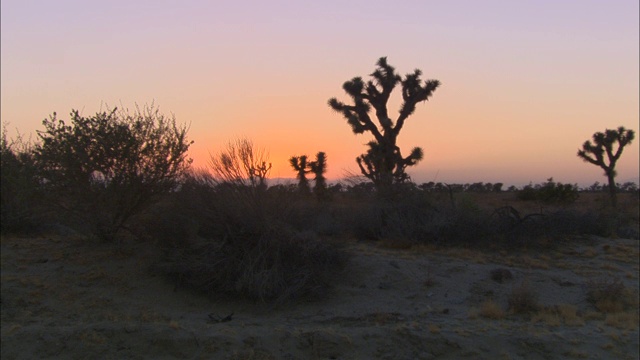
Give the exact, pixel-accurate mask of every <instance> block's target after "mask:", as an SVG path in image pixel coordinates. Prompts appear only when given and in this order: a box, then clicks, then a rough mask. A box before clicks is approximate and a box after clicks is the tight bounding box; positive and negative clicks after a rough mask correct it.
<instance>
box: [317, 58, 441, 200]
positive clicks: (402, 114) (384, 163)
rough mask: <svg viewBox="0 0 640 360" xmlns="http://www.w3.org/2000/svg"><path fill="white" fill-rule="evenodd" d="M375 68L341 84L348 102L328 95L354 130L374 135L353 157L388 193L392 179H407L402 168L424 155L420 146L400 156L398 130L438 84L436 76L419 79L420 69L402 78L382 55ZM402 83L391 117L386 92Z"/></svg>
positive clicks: (377, 186) (374, 181)
mask: <svg viewBox="0 0 640 360" xmlns="http://www.w3.org/2000/svg"><path fill="white" fill-rule="evenodd" d="M376 66H377V68H376V70H375V71H374V72H373V73H372V74H371V77H372V78H373V80H370V81H367V82H366V83H365V82H364V81H363V80H362V78H361V77H355V78H353V79H351V80H349V81H347V82H345V83H344V84H343V85H342V88H343V89H344V91H345V92H346V93H347V95H349V96H350V97H351V99H352V101H353V105H347V104H345V103H343V102H341V101H338V100H337V99H336V98H331V99H329V106H330V107H331V108H332V109H333V110H335V111H337V112H339V113H341V114H342V116H344V118H345V119H346V120H347V123H348V124H349V125H350V126H351V129H352V131H353V132H354V133H355V134H362V133H364V132H366V131H368V132H370V133H371V134H372V135H373V136H374V140H372V141H370V142H369V143H368V147H369V149H368V150H367V152H366V153H365V154H362V155H360V156H359V157H358V158H357V159H356V161H357V162H358V166H359V167H360V171H361V172H362V174H363V175H364V176H365V177H367V178H369V179H370V180H371V181H373V183H374V184H375V186H376V188H377V189H378V191H379V192H380V193H387V192H388V190H390V188H391V186H392V185H393V184H394V183H401V182H404V181H406V180H407V179H408V178H409V177H408V175H407V174H406V172H405V169H406V168H407V166H413V165H415V164H417V163H418V162H419V161H420V160H421V159H422V156H423V152H422V149H421V148H419V147H416V148H414V149H413V150H412V151H411V153H410V154H409V155H408V156H407V157H402V154H401V152H400V148H399V147H398V146H397V145H396V142H397V138H398V134H399V133H400V130H402V127H403V126H404V123H405V121H406V119H407V118H408V117H409V116H410V115H411V114H413V112H414V111H415V109H416V105H417V104H418V103H420V102H422V101H426V100H427V99H428V98H429V97H430V96H431V95H432V93H433V92H434V91H435V90H436V88H438V86H440V82H439V81H438V80H426V81H424V82H423V81H422V79H420V76H421V75H422V71H420V70H419V69H416V70H414V72H413V73H411V74H407V75H405V77H404V78H402V77H401V76H400V75H398V74H397V73H396V71H395V68H393V67H392V66H390V65H389V64H388V63H387V58H386V57H382V58H380V59H379V60H378V62H377V63H376ZM398 84H401V86H402V100H403V101H402V104H401V105H400V110H399V114H398V117H397V118H396V119H395V121H394V120H392V119H391V118H390V117H389V112H388V110H387V102H388V101H389V96H390V95H391V92H392V91H393V89H395V87H396V86H397V85H398ZM372 108H373V109H374V110H375V116H376V118H377V119H378V123H379V124H380V125H379V126H378V125H377V124H375V123H374V122H373V120H372V119H371V116H370V112H371V109H372Z"/></svg>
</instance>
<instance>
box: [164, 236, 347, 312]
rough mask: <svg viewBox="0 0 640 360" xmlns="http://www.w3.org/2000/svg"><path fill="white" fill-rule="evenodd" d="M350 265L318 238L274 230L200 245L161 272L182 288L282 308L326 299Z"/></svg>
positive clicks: (170, 260)
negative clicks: (296, 301) (310, 299)
mask: <svg viewBox="0 0 640 360" xmlns="http://www.w3.org/2000/svg"><path fill="white" fill-rule="evenodd" d="M345 262H346V256H345V254H344V253H343V252H341V251H340V250H339V249H338V248H337V247H335V246H333V245H332V244H330V243H327V242H325V241H322V240H321V239H319V238H318V237H317V236H316V235H315V234H313V233H309V232H306V233H302V232H296V231H293V230H291V229H289V228H287V227H284V226H277V225H273V226H269V227H267V228H264V229H262V230H260V231H252V232H244V231H239V232H235V233H230V234H228V236H227V237H226V238H224V239H222V240H208V241H204V242H202V243H200V244H199V245H198V244H195V243H194V245H192V246H191V248H189V249H188V250H187V251H185V252H183V253H182V254H181V255H180V256H173V257H171V256H170V257H169V265H168V266H164V267H161V268H160V270H161V271H162V272H164V273H165V274H167V275H170V276H172V277H174V279H175V280H176V285H177V286H185V287H188V288H192V289H196V290H198V291H201V292H204V293H206V294H208V295H214V296H215V295H230V296H232V297H241V298H246V299H250V300H257V301H262V302H267V303H273V304H276V305H277V304H281V303H283V302H285V301H287V300H291V299H294V298H298V297H301V296H304V295H313V296H319V295H322V294H323V292H324V291H325V290H326V289H327V288H328V286H329V285H330V280H331V279H332V278H334V277H333V276H332V275H334V274H335V273H336V272H337V271H339V270H340V269H341V268H342V267H343V265H344V264H345Z"/></svg>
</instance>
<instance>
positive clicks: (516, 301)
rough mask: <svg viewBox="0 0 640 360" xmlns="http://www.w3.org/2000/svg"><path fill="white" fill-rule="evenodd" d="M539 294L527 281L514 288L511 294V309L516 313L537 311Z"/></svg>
mask: <svg viewBox="0 0 640 360" xmlns="http://www.w3.org/2000/svg"><path fill="white" fill-rule="evenodd" d="M539 308H540V306H539V305H538V294H536V293H535V292H534V291H533V289H531V287H530V286H529V283H528V282H527V281H523V282H522V283H521V284H520V285H518V286H516V287H514V288H513V290H512V291H511V295H510V296H509V310H510V311H511V312H513V313H514V314H529V313H532V312H535V311H537V310H538V309H539Z"/></svg>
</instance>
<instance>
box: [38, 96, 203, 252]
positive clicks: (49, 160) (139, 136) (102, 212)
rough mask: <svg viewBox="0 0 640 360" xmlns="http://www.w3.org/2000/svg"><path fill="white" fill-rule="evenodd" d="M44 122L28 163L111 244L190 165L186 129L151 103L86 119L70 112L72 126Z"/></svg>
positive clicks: (50, 191) (54, 196) (54, 195)
mask: <svg viewBox="0 0 640 360" xmlns="http://www.w3.org/2000/svg"><path fill="white" fill-rule="evenodd" d="M43 125H44V127H45V130H44V131H40V132H38V135H39V137H40V139H41V143H40V144H37V145H36V147H35V160H36V166H37V168H38V170H39V175H40V177H41V183H42V184H43V186H44V190H46V193H47V195H48V197H49V199H50V200H52V201H53V202H54V203H55V204H57V205H58V206H59V207H60V208H61V209H64V210H66V211H68V212H70V213H71V214H73V215H76V216H78V217H80V218H81V219H82V221H84V222H87V223H89V224H91V225H92V231H93V232H94V233H95V234H96V235H98V236H99V237H100V238H102V239H103V240H113V239H114V238H115V237H116V234H117V233H118V231H119V230H121V229H123V228H126V224H127V221H128V220H129V219H130V218H131V217H132V216H133V215H135V214H138V213H140V212H141V211H142V210H143V209H144V208H145V207H146V206H148V205H149V204H150V203H152V202H153V201H154V200H156V199H157V197H158V196H159V195H162V194H166V193H168V192H169V191H171V190H173V189H174V188H175V186H176V184H177V181H178V180H179V179H180V177H181V176H183V174H184V173H185V171H186V170H187V169H188V167H189V164H190V161H191V160H189V159H187V158H186V153H187V150H188V149H189V146H190V145H191V143H192V142H188V141H187V139H186V127H184V126H183V127H178V126H177V125H176V121H175V118H168V117H166V116H164V115H162V114H160V113H159V111H158V109H156V108H154V107H153V105H152V106H149V107H146V108H144V109H143V110H140V109H139V108H138V109H136V112H135V113H129V112H128V111H117V109H113V110H112V111H109V112H102V113H97V114H96V115H94V116H92V117H83V116H80V114H79V113H78V111H72V112H71V125H67V124H66V123H65V122H64V121H63V120H59V119H58V118H57V117H56V114H55V113H54V114H53V115H52V116H51V117H50V118H49V119H45V120H44V121H43Z"/></svg>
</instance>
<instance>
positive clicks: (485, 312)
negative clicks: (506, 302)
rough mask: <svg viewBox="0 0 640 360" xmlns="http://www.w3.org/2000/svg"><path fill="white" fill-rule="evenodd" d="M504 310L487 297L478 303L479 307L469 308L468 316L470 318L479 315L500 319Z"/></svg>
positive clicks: (503, 314)
mask: <svg viewBox="0 0 640 360" xmlns="http://www.w3.org/2000/svg"><path fill="white" fill-rule="evenodd" d="M505 315H506V313H505V311H504V310H503V309H502V308H501V307H500V305H498V303H496V302H495V301H493V300H491V299H489V300H487V301H485V302H483V303H482V304H480V309H471V311H470V312H469V317H470V318H472V319H475V318H477V317H478V316H481V317H483V318H487V319H494V320H500V319H503V318H504V317H505Z"/></svg>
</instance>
